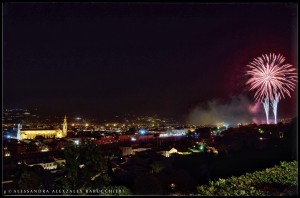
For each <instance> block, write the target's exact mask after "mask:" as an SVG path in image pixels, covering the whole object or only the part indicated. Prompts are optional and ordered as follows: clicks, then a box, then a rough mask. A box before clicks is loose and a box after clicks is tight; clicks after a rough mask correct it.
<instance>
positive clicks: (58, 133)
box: [17, 116, 67, 140]
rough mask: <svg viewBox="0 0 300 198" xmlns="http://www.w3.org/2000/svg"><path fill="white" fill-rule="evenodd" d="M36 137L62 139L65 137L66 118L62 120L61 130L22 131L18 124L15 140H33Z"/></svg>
mask: <svg viewBox="0 0 300 198" xmlns="http://www.w3.org/2000/svg"><path fill="white" fill-rule="evenodd" d="M37 136H39V137H43V138H63V137H66V136H67V117H66V116H65V118H64V123H63V127H62V130H61V129H56V130H43V129H25V130H22V125H21V124H18V132H17V139H18V140H24V139H35V138H36V137H37Z"/></svg>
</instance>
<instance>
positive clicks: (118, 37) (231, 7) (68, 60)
mask: <svg viewBox="0 0 300 198" xmlns="http://www.w3.org/2000/svg"><path fill="white" fill-rule="evenodd" d="M3 12H4V13H3V22H4V25H3V34H4V35H3V58H4V60H3V78H4V79H3V82H4V83H3V104H4V108H35V107H37V108H39V109H41V110H43V111H45V112H49V113H57V114H64V113H67V114H70V113H73V112H81V113H86V114H90V115H96V116H100V117H106V116H112V115H122V114H125V113H130V114H141V115H153V114H157V115H161V116H172V117H175V118H179V119H183V118H184V117H185V116H186V115H187V114H188V113H189V111H190V110H191V109H192V108H194V107H195V106H197V105H198V104H199V103H201V102H205V101H209V100H213V99H216V98H220V99H224V100H226V99H227V98H229V97H230V96H232V95H237V94H245V95H247V96H248V97H249V98H250V99H251V97H253V94H254V93H249V92H248V91H247V88H246V87H245V85H244V84H245V81H246V78H245V76H244V73H245V69H246V68H245V66H246V65H247V64H248V63H249V62H250V61H251V60H252V59H253V58H255V57H257V56H260V55H261V54H263V53H270V52H274V53H281V54H283V55H284V56H285V57H286V62H287V63H290V64H292V65H294V66H296V68H298V66H297V43H298V40H297V5H296V4H282V3H281V4H279V3H277V4H195V3H194V4H180V3H172V4H167V3H161V4H145V3H130V4H129V3H87V4H83V3H6V4H3ZM252 100H253V99H252ZM296 101H297V92H294V93H293V94H292V98H291V99H290V98H287V99H285V100H284V101H281V102H280V103H279V111H280V114H281V115H284V116H295V115H296V114H297V112H296V111H297V110H296V104H297V103H296Z"/></svg>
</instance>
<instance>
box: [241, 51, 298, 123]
mask: <svg viewBox="0 0 300 198" xmlns="http://www.w3.org/2000/svg"><path fill="white" fill-rule="evenodd" d="M284 61H285V58H284V57H283V56H282V55H281V54H278V55H275V54H269V55H268V54H264V55H262V56H261V57H257V58H255V59H254V60H253V61H252V62H250V64H248V65H247V67H248V68H249V70H248V71H247V72H246V74H247V75H250V76H251V77H250V79H249V80H248V81H247V82H246V84H247V85H250V90H256V92H255V95H254V98H255V100H257V101H259V102H262V103H263V105H264V109H265V112H266V117H267V123H269V121H268V117H269V116H268V115H269V113H268V112H269V101H271V103H272V107H273V113H274V116H275V123H277V115H276V114H277V104H278V102H279V100H281V99H282V98H285V95H288V96H289V97H291V94H290V92H291V91H294V89H295V87H296V82H297V78H298V77H297V71H296V68H294V67H293V66H292V65H290V64H283V62H284Z"/></svg>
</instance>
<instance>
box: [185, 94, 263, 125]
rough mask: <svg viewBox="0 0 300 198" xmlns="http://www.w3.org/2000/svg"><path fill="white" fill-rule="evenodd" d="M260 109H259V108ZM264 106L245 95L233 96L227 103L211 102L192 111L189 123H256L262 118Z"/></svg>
mask: <svg viewBox="0 0 300 198" xmlns="http://www.w3.org/2000/svg"><path fill="white" fill-rule="evenodd" d="M257 107H258V108H257ZM261 108H262V106H260V104H256V103H254V102H252V103H251V102H250V100H249V99H248V98H247V97H246V96H244V95H238V96H233V97H231V98H230V100H229V101H228V102H226V103H224V102H221V101H219V100H216V99H215V100H211V101H208V102H207V103H205V104H202V105H199V106H197V107H196V108H194V109H192V110H191V112H190V113H189V116H188V122H189V123H190V124H194V125H216V124H217V123H221V122H225V123H227V124H229V125H234V124H238V123H253V122H254V123H256V124H260V123H259V121H260V120H261V119H260V118H262V116H263V115H262V111H261Z"/></svg>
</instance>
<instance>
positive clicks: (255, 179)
mask: <svg viewBox="0 0 300 198" xmlns="http://www.w3.org/2000/svg"><path fill="white" fill-rule="evenodd" d="M296 186H298V162H297V161H293V162H280V165H276V166H274V167H273V168H267V169H264V170H263V171H256V172H254V173H246V174H245V175H242V176H240V177H234V176H233V177H230V178H228V179H219V180H218V181H211V182H209V184H208V185H203V186H198V187H197V190H198V193H199V195H221V196H226V195H251V196H258V195H278V190H279V191H282V189H284V188H294V187H296Z"/></svg>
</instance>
